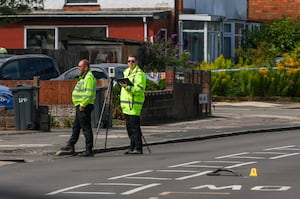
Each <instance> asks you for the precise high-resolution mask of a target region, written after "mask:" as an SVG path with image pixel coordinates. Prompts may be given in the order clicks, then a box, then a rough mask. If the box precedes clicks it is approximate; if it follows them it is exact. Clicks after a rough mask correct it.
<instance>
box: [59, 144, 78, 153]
mask: <svg viewBox="0 0 300 199" xmlns="http://www.w3.org/2000/svg"><path fill="white" fill-rule="evenodd" d="M60 150H62V151H66V152H70V153H71V154H72V155H75V147H74V145H67V146H64V147H61V148H60Z"/></svg>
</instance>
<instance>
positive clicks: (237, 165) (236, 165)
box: [225, 162, 256, 169]
mask: <svg viewBox="0 0 300 199" xmlns="http://www.w3.org/2000/svg"><path fill="white" fill-rule="evenodd" d="M255 163H256V162H244V163H241V164H235V165H231V166H227V167H225V168H226V169H232V168H236V167H241V166H245V165H249V164H255Z"/></svg>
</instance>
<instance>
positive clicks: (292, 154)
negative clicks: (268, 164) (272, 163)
mask: <svg viewBox="0 0 300 199" xmlns="http://www.w3.org/2000/svg"><path fill="white" fill-rule="evenodd" d="M299 154H300V153H291V154H285V155H279V156H276V157H272V158H270V160H276V159H279V158H285V157H289V156H294V155H299Z"/></svg>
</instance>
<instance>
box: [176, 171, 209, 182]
mask: <svg viewBox="0 0 300 199" xmlns="http://www.w3.org/2000/svg"><path fill="white" fill-rule="evenodd" d="M211 172H213V171H203V172H200V173H196V174H194V175H189V176H184V177H180V178H175V180H186V179H189V178H194V177H198V176H203V175H206V174H208V173H211Z"/></svg>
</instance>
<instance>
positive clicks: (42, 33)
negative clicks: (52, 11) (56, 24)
mask: <svg viewBox="0 0 300 199" xmlns="http://www.w3.org/2000/svg"><path fill="white" fill-rule="evenodd" d="M54 32H55V31H54V29H27V48H29V49H54V46H55V42H54V40H55V39H54V38H55V36H54V34H55V33H54Z"/></svg>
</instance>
